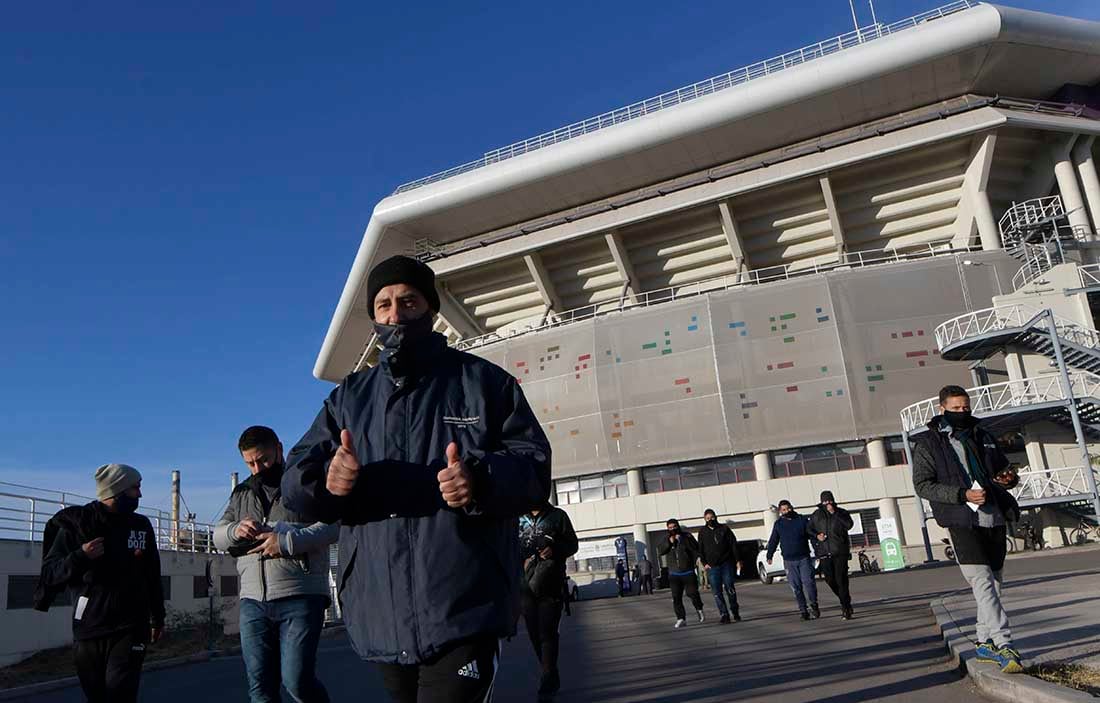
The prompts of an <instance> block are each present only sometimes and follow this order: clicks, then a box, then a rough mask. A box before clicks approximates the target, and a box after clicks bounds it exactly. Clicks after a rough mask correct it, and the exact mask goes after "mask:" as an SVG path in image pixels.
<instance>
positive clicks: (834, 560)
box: [820, 554, 852, 610]
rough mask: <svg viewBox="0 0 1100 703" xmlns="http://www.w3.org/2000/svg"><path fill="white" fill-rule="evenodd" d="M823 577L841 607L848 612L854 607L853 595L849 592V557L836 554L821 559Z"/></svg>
mask: <svg viewBox="0 0 1100 703" xmlns="http://www.w3.org/2000/svg"><path fill="white" fill-rule="evenodd" d="M820 569H821V575H822V576H824V577H825V583H827V584H829V588H830V589H831V590H832V592H833V593H835V594H836V597H837V598H839V599H840V607H841V608H844V609H845V610H847V609H848V608H851V607H852V594H851V593H849V592H848V555H847V554H836V555H833V556H831V557H822V558H821V566H820Z"/></svg>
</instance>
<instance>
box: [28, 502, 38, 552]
mask: <svg viewBox="0 0 1100 703" xmlns="http://www.w3.org/2000/svg"><path fill="white" fill-rule="evenodd" d="M27 500H29V501H30V502H31V524H30V529H29V530H28V533H27V541H28V542H33V541H34V523H35V519H36V514H35V507H34V498H28V499H27Z"/></svg>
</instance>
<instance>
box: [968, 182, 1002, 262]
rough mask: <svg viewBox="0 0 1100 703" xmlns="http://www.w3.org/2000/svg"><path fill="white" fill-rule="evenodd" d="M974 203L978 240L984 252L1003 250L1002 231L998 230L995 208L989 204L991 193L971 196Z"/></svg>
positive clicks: (979, 193)
mask: <svg viewBox="0 0 1100 703" xmlns="http://www.w3.org/2000/svg"><path fill="white" fill-rule="evenodd" d="M971 198H973V203H974V220H975V222H977V223H978V238H979V239H980V240H981V243H982V251H992V250H994V249H1000V248H1001V231H1000V229H998V228H997V220H996V219H995V218H994V217H993V206H991V205H990V204H989V193H987V192H986V191H984V190H983V191H979V192H977V193H973V194H971Z"/></svg>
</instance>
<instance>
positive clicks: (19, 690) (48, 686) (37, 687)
mask: <svg viewBox="0 0 1100 703" xmlns="http://www.w3.org/2000/svg"><path fill="white" fill-rule="evenodd" d="M346 629H347V628H346V627H345V626H344V625H334V626H332V627H326V628H325V629H324V630H322V631H321V637H322V639H327V638H331V637H335V636H337V635H340V634H343V633H344V631H345V630H346ZM240 653H241V648H240V646H236V647H229V648H227V649H216V650H213V651H207V652H199V653H198V654H188V655H186V656H182V657H172V658H171V659H160V660H157V661H154V662H149V663H147V664H145V665H144V666H142V668H141V671H142V673H145V672H148V671H157V670H158V669H171V668H172V667H176V666H183V665H184V664H197V663H199V662H204V661H210V660H211V659H221V658H224V657H233V656H236V655H238V654H240ZM78 685H80V680H79V679H77V677H75V676H67V677H65V678H63V679H54V680H53V681H40V682H38V683H32V684H27V685H26V686H17V687H15V688H5V689H0V701H10V700H16V699H19V698H26V697H28V696H34V695H37V694H39V693H47V692H49V691H56V690H58V689H60V688H69V687H70V686H78Z"/></svg>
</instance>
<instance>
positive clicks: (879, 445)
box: [867, 439, 890, 469]
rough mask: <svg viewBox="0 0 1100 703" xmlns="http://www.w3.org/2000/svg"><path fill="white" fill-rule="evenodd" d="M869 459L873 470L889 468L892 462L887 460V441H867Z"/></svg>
mask: <svg viewBox="0 0 1100 703" xmlns="http://www.w3.org/2000/svg"><path fill="white" fill-rule="evenodd" d="M867 459H868V461H870V462H871V468H873V469H879V468H882V467H883V466H889V465H890V460H889V459H887V458H886V441H885V440H883V439H869V440H867Z"/></svg>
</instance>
